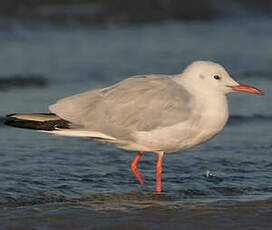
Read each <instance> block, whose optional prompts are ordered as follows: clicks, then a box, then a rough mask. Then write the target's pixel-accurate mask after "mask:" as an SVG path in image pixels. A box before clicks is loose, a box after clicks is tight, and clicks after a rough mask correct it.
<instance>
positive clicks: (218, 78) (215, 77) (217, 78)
mask: <svg viewBox="0 0 272 230" xmlns="http://www.w3.org/2000/svg"><path fill="white" fill-rule="evenodd" d="M213 78H214V79H215V80H220V79H221V77H220V76H218V75H214V76H213Z"/></svg>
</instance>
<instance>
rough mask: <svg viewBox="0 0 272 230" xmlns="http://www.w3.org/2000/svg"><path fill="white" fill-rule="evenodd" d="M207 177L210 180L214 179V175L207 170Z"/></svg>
mask: <svg viewBox="0 0 272 230" xmlns="http://www.w3.org/2000/svg"><path fill="white" fill-rule="evenodd" d="M205 176H206V177H207V178H209V177H213V174H212V173H211V172H210V170H207V171H206V174H205Z"/></svg>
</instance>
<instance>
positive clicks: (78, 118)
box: [50, 75, 191, 137]
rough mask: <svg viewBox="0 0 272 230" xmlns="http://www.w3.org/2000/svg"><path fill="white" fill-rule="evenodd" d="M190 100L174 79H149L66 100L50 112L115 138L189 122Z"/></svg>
mask: <svg viewBox="0 0 272 230" xmlns="http://www.w3.org/2000/svg"><path fill="white" fill-rule="evenodd" d="M190 100H191V96H190V94H189V92H188V91H187V90H186V89H185V88H183V87H182V86H181V85H179V84H177V83H176V82H175V81H173V80H172V79H171V77H166V76H156V75H150V76H138V77H132V78H128V79H126V80H124V81H122V82H120V83H117V84H115V85H113V86H111V87H108V88H104V89H100V90H91V91H87V92H85V93H82V94H78V95H75V96H72V97H68V98H64V99H62V100H60V101H58V102H57V103H56V104H54V105H52V106H50V110H51V111H52V112H54V113H56V114H57V115H58V116H60V117H61V118H63V119H65V120H67V121H70V122H72V123H74V124H77V125H81V126H83V127H84V128H86V129H88V130H92V131H100V132H103V133H105V134H108V135H112V136H114V137H116V136H120V135H121V136H126V135H129V134H130V133H131V132H135V131H149V130H153V129H156V128H159V127H166V126H171V125H174V124H176V123H180V122H182V121H184V120H187V119H188V118H189V117H190V115H191V108H190Z"/></svg>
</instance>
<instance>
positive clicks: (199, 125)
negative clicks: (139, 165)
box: [135, 95, 228, 153]
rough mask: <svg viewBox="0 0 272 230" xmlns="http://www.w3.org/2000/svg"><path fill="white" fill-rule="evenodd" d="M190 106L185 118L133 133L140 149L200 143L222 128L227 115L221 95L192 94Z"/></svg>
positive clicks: (172, 148) (174, 148) (170, 149)
mask: <svg viewBox="0 0 272 230" xmlns="http://www.w3.org/2000/svg"><path fill="white" fill-rule="evenodd" d="M207 97H209V96H207ZM192 106H193V108H194V109H193V114H192V116H191V117H190V119H189V120H186V121H184V122H181V123H179V124H176V125H174V126H171V127H164V128H161V129H156V130H153V131H149V132H138V133H137V134H135V137H136V139H137V143H138V144H140V145H141V146H145V148H144V149H142V151H150V152H161V151H163V152H166V153H171V152H177V151H180V150H184V149H188V148H190V147H192V146H195V145H198V144H200V143H203V142H205V141H207V140H209V139H210V138H212V137H213V136H215V135H216V134H217V133H219V132H220V131H221V130H222V129H223V127H224V126H225V124H226V122H227V119H228V105H227V100H226V97H225V96H224V95H221V96H217V97H210V98H203V97H202V98H196V100H195V102H194V103H193V105H192Z"/></svg>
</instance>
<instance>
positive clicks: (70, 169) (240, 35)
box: [0, 0, 272, 229]
mask: <svg viewBox="0 0 272 230" xmlns="http://www.w3.org/2000/svg"><path fill="white" fill-rule="evenodd" d="M195 60H211V61H215V62H218V63H220V64H222V65H223V66H224V67H225V68H226V69H227V70H228V72H229V73H230V75H231V76H233V77H234V79H235V80H237V81H238V82H241V83H245V84H250V85H254V86H255V87H258V88H260V89H262V90H263V91H264V92H265V96H263V97H260V96H255V95H248V94H242V93H240V94H238V93H237V94H233V95H230V96H229V104H230V119H229V122H228V124H227V127H226V128H225V129H224V131H223V132H222V133H221V134H220V135H218V136H217V137H215V138H214V139H213V140H211V141H209V142H208V143H206V144H204V145H201V146H199V147H196V148H194V149H191V150H188V151H185V152H183V153H182V154H181V153H178V154H173V155H169V156H168V155H167V156H166V157H165V160H164V175H163V190H164V191H165V192H166V194H165V195H166V196H160V197H156V196H150V195H148V194H150V193H152V192H153V191H154V188H155V174H154V169H155V159H156V157H155V156H154V155H152V154H147V155H145V157H144V159H143V161H142V162H141V164H139V168H140V171H141V173H142V175H143V177H144V180H145V182H146V184H145V186H144V188H143V187H142V186H139V185H138V184H137V181H136V180H135V178H134V175H133V174H132V173H131V172H130V169H129V163H130V161H131V160H132V159H133V158H134V156H135V155H134V153H130V154H128V152H126V151H123V150H119V149H114V148H112V147H110V146H107V145H102V144H99V143H96V142H92V141H89V140H85V139H77V138H67V137H54V136H50V135H47V134H40V133H39V134H38V133H36V132H34V131H31V130H22V129H15V128H12V127H6V126H4V125H3V124H2V123H1V124H0V137H1V138H0V146H1V148H0V159H1V160H0V184H1V186H0V210H1V211H0V217H1V218H2V220H6V221H5V222H4V223H5V224H6V225H3V224H2V226H9V227H10V226H11V227H12V226H13V227H14V226H17V225H18V226H23V224H25V223H26V222H25V220H27V219H23V217H22V211H17V212H13V211H14V210H13V209H8V208H11V207H29V206H31V205H37V204H39V205H40V204H49V203H50V204H51V203H61V202H74V201H75V200H76V201H77V202H78V201H80V202H81V203H80V204H81V205H83V206H84V208H86V207H91V210H100V209H103V210H112V209H114V210H119V211H120V210H122V211H123V210H126V211H127V210H130V211H132V212H134V211H135V210H136V211H137V212H138V211H139V210H140V211H141V210H143V209H146V208H151V210H153V211H151V215H153V214H154V213H156V211H157V210H168V209H169V208H173V209H175V210H176V209H178V210H183V211H184V212H187V211H186V210H187V209H183V208H184V206H183V204H184V202H189V201H190V202H193V203H194V205H197V204H200V203H201V202H204V201H205V202H206V201H218V200H234V201H244V200H251V201H252V200H253V201H256V202H257V200H265V199H269V198H270V197H271V194H272V186H271V184H272V183H271V182H272V176H271V175H272V174H271V171H272V169H271V162H272V152H271V149H272V144H271V143H272V132H271V122H272V110H271V108H272V107H271V100H272V94H271V84H272V0H220V1H216V0H205V1H204V0H191V1H186V0H149V1H146V0H137V1H136V0H1V1H0V119H1V120H3V117H4V116H5V115H6V114H9V113H15V112H47V111H48V106H49V105H50V104H53V103H55V101H56V100H58V99H60V98H62V97H65V96H70V95H72V94H76V93H79V92H82V91H85V90H88V89H92V88H97V87H106V86H109V85H111V84H114V83H116V82H118V81H120V80H122V79H124V78H126V77H128V76H131V75H136V74H151V73H161V74H176V73H180V72H182V71H183V69H184V68H185V67H186V66H187V65H188V64H190V63H191V62H193V61H195ZM105 162H107V163H105ZM206 170H210V171H211V173H212V174H214V175H215V176H214V177H213V178H212V179H207V178H205V177H204V176H203V175H205V172H206ZM139 192H140V194H141V195H140V196H138V195H137V194H139ZM109 194H110V195H109ZM112 194H113V195H112ZM169 200H170V201H171V202H170V204H169ZM99 202H100V203H99ZM234 203H235V202H234ZM270 203H271V202H270ZM77 204H78V203H77ZM102 204H103V205H102ZM132 204H137V205H132ZM248 204H249V203H248ZM228 205H229V208H226V212H225V213H224V214H222V219H224V218H225V217H226V216H227V219H228V218H229V219H228V220H229V222H228V221H225V220H226V218H225V219H224V221H221V219H220V218H221V217H219V219H212V218H210V217H209V216H208V215H207V216H205V217H203V218H202V219H201V220H202V221H203V222H202V224H204V225H205V224H206V225H208V224H209V223H212V226H213V227H214V226H222V224H223V225H224V224H228V223H229V224H230V225H231V226H234V223H233V221H232V214H233V211H232V210H233V209H232V205H233V203H231V202H230V203H228ZM250 205H252V206H253V207H254V210H255V211H252V212H251V213H250V212H248V213H246V214H245V213H243V212H239V211H237V212H238V213H237V215H238V216H243V217H245V215H249V216H246V218H244V219H250V218H251V217H252V216H253V217H254V218H253V219H254V221H258V215H259V214H258V213H259V211H258V210H259V209H258V207H259V206H258V205H259V203H250ZM261 205H263V204H261ZM63 207H64V208H66V209H69V207H70V206H69V205H67V203H66V206H65V205H64V204H63ZM190 207H191V206H190ZM201 207H202V206H201ZM201 207H200V209H199V210H200V211H199V212H200V213H201V210H202V209H201ZM39 208H40V209H39V210H40V212H39V213H40V215H43V214H44V213H46V215H47V214H48V213H51V211H52V210H55V207H54V208H52V210H51V209H50V208H49V209H47V208H48V207H47V208H46V211H45V208H42V207H39ZM211 209H213V210H215V211H214V213H215V214H216V216H217V214H218V210H217V209H216V208H214V206H213V207H212V208H211ZM21 210H22V209H21ZM33 210H34V208H33ZM33 210H32V209H31V208H30V209H27V208H25V209H24V213H25V215H30V216H31V215H33V213H36V211H35V210H34V211H33ZM50 210H51V211H50ZM58 210H60V211H59V212H60V213H62V211H63V209H58ZM69 210H70V209H69ZM237 210H238V209H237ZM256 210H257V211H256ZM85 211H86V210H85V209H84V212H82V213H85ZM52 212H53V211H52ZM71 212H72V211H71ZM153 212H154V213H153ZM261 212H262V211H261ZM27 213H28V214H27ZM54 213H55V214H56V213H58V212H54ZM72 213H73V212H72ZM77 213H79V214H77V215H81V214H82V213H81V212H77ZM152 213H153V214H152ZM11 214H12V215H13V216H15V217H16V216H17V217H18V218H17V219H16V220H14V221H13V222H10V221H9V220H10V216H12V215H11ZM51 214H52V213H51ZM55 214H54V215H55ZM138 214H139V213H138ZM198 214H199V213H198V212H197V214H196V213H195V212H193V213H190V212H188V213H187V221H188V223H199V220H198V221H195V219H194V218H196V217H195V216H197V215H198ZM73 215H74V213H73V214H71V216H73ZM139 215H140V216H141V215H142V219H141V220H142V221H143V222H144V221H145V220H146V219H145V218H147V217H146V216H145V214H143V213H140V214H139ZM199 215H200V214H199ZM250 215H252V216H250ZM15 217H14V218H15ZM19 217H20V218H19ZM77 217H79V216H77ZM26 218H27V217H26ZM169 218H170V219H171V215H170V217H169ZM68 219H71V218H68ZM154 219H155V220H156V219H157V217H156V215H154ZM175 219H176V221H177V222H178V224H179V225H173V226H172V227H173V229H175V228H177V226H179V227H180V226H182V224H183V222H182V220H183V218H182V219H179V218H176V217H175ZM211 219H212V221H214V222H211ZM242 219H243V218H241V220H242ZM54 220H56V222H57V219H52V221H53V222H54ZM92 220H93V221H97V223H98V224H99V223H100V222H99V220H98V219H95V218H94V219H92ZM167 220H168V219H165V221H167ZM172 220H173V218H172ZM207 220H208V221H207ZM39 221H40V219H39ZM46 221H47V219H45V220H44V223H43V224H48V225H49V224H50V223H51V222H50V221H48V222H46ZM85 221H86V222H84V223H88V218H87V219H86V220H85ZM130 221H132V222H133V221H135V223H136V222H137V220H136V219H133V218H131V219H130ZM147 221H148V220H147ZM160 221H163V220H161V219H160ZM179 221H180V222H179ZM34 222H35V221H34ZM45 222H46V223H45ZM121 222H122V221H121ZM22 223H23V224H22ZM137 223H138V222H137ZM243 223H244V222H243ZM265 223H269V222H265V221H260V222H258V226H261V225H262V224H265ZM16 224H17V225H16ZM32 224H33V223H32ZM74 224H79V222H78V223H74ZM204 225H203V226H204ZM86 226H87V225H86ZM98 226H99V225H98ZM152 226H153V225H151V227H152ZM166 226H168V225H166ZM237 226H238V225H237ZM239 226H240V225H239ZM239 226H238V227H237V228H236V229H240V228H239ZM270 226H271V225H270ZM187 227H188V226H187ZM223 227H225V225H224V226H223ZM269 228H270V227H269ZM269 228H268V229H269ZM47 229H49V228H47ZM52 229H53V228H52ZM56 229H59V228H57V227H56ZM63 229H64V228H63ZM78 229H84V228H83V227H82V228H78ZM117 229H118V228H117ZM119 229H120V228H119ZM186 229H190V228H186ZM201 229H204V228H201ZM209 229H211V228H209ZM218 229H223V228H220V227H219V228H218ZM246 229H248V228H246ZM262 229H264V228H262Z"/></svg>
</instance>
